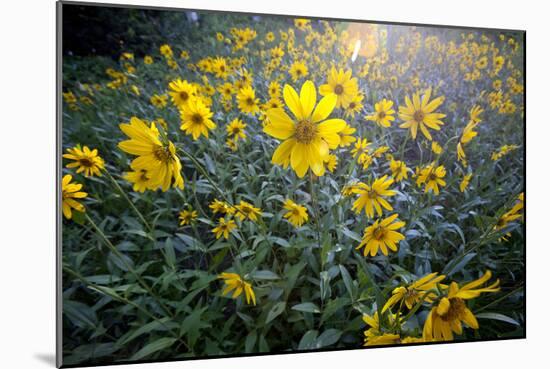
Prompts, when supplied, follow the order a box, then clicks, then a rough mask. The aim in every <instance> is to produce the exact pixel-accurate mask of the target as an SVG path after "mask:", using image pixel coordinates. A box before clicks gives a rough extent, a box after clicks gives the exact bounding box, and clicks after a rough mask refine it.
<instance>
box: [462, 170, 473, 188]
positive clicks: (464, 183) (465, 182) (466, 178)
mask: <svg viewBox="0 0 550 369" xmlns="http://www.w3.org/2000/svg"><path fill="white" fill-rule="evenodd" d="M471 179H472V173H471V172H470V173H468V174H466V175H464V177H463V178H462V181H461V182H460V192H464V191H466V188H467V187H468V185H469V184H470V180H471Z"/></svg>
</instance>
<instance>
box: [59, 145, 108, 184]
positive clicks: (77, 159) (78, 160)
mask: <svg viewBox="0 0 550 369" xmlns="http://www.w3.org/2000/svg"><path fill="white" fill-rule="evenodd" d="M63 157H64V158H65V159H69V160H73V162H72V163H69V164H67V168H78V169H77V170H76V172H77V173H82V172H84V176H86V177H90V176H94V175H96V176H101V171H102V170H103V169H105V162H104V161H103V159H102V158H101V157H100V156H99V154H98V153H97V149H93V150H90V149H89V148H88V146H84V147H83V148H81V147H80V145H76V146H75V147H73V148H72V149H67V154H64V155H63Z"/></svg>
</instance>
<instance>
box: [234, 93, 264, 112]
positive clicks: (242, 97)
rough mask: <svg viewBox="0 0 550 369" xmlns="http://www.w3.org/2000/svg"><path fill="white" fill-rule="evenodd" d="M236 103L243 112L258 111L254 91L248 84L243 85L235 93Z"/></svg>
mask: <svg viewBox="0 0 550 369" xmlns="http://www.w3.org/2000/svg"><path fill="white" fill-rule="evenodd" d="M237 103H238V105H239V109H240V110H241V111H242V112H243V113H248V114H252V115H254V114H256V113H258V112H259V111H260V107H259V106H258V99H257V98H256V93H255V92H254V90H253V89H252V87H250V86H245V87H243V88H241V89H240V90H239V92H238V93H237Z"/></svg>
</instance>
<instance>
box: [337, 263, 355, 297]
mask: <svg viewBox="0 0 550 369" xmlns="http://www.w3.org/2000/svg"><path fill="white" fill-rule="evenodd" d="M338 267H339V268H340V274H341V275H342V279H343V280H344V285H345V286H346V289H347V290H348V293H349V297H350V298H351V300H352V301H354V300H355V285H354V284H353V281H352V279H351V276H350V275H349V272H348V270H347V269H346V267H345V266H343V265H338Z"/></svg>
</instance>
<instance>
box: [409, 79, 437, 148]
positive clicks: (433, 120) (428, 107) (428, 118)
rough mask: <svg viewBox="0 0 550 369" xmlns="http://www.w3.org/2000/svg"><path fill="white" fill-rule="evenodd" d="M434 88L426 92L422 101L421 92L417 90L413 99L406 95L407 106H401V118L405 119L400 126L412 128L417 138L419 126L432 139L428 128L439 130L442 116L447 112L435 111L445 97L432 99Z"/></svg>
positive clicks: (413, 136) (413, 135)
mask: <svg viewBox="0 0 550 369" xmlns="http://www.w3.org/2000/svg"><path fill="white" fill-rule="evenodd" d="M431 94H432V89H431V88H429V89H427V90H426V92H425V93H424V96H423V98H422V101H420V93H419V92H416V93H415V94H414V95H413V98H412V101H411V99H410V98H409V97H408V96H405V104H406V107H405V106H400V107H399V118H400V119H401V120H403V121H405V122H404V123H402V124H401V125H400V126H399V127H401V128H410V130H411V135H412V138H413V139H416V134H417V132H418V128H420V131H422V133H423V134H424V136H426V138H427V139H428V140H430V141H431V140H432V135H431V134H430V132H429V131H428V128H431V129H434V130H436V131H439V130H440V129H441V127H440V126H441V125H443V122H442V121H441V118H444V117H445V114H441V113H435V112H434V111H435V110H436V109H437V108H438V107H439V106H440V105H441V104H442V103H443V97H442V96H441V97H438V98H435V99H433V100H432V101H430V97H431Z"/></svg>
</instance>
